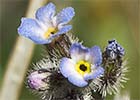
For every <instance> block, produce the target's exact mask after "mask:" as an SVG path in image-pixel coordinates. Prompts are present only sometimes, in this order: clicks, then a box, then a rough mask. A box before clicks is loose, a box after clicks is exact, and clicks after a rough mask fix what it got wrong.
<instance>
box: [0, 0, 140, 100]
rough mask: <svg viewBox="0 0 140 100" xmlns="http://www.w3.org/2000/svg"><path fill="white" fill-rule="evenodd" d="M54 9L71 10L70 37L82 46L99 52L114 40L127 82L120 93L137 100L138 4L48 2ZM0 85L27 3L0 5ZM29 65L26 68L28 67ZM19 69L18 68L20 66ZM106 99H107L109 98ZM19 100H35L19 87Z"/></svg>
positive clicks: (4, 0) (24, 0)
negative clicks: (122, 57)
mask: <svg viewBox="0 0 140 100" xmlns="http://www.w3.org/2000/svg"><path fill="white" fill-rule="evenodd" d="M49 1H52V2H54V3H55V4H56V6H57V8H58V9H62V8H63V7H66V6H72V7H74V8H75V12H76V16H75V17H74V19H73V21H72V22H73V30H72V33H73V34H75V35H76V36H78V37H79V39H80V40H83V41H84V45H86V46H89V47H91V46H93V45H99V46H100V47H101V48H102V50H103V49H104V47H105V46H106V45H107V41H108V40H110V39H114V38H115V39H116V40H117V41H118V42H119V43H120V44H121V45H122V46H123V47H124V48H125V50H126V55H125V58H126V59H128V67H129V70H130V72H129V73H128V75H127V76H128V78H129V79H130V80H129V81H128V82H127V83H126V84H124V86H125V88H124V89H122V92H123V91H128V92H129V93H130V97H131V99H132V100H139V99H140V97H139V94H140V91H139V90H140V85H139V84H140V83H139V79H140V75H139V72H140V70H139V61H140V60H139V57H140V48H139V34H140V30H139V27H140V24H139V23H140V22H139V21H140V20H139V17H140V16H139V15H138V9H139V8H138V6H139V3H138V0H125V1H122V0H99V1H98V0H49ZM0 4H1V6H0V9H1V10H0V36H1V38H0V43H1V44H0V84H1V82H2V78H3V76H4V72H5V71H6V68H5V66H6V63H7V61H8V58H9V57H10V55H11V51H12V49H13V47H14V44H15V42H16V38H17V36H18V34H17V27H18V26H19V24H20V19H21V17H23V16H24V15H25V12H26V9H27V5H28V0H12V1H11V0H1V1H0ZM42 51H43V50H42V46H39V45H37V46H36V48H35V52H34V57H33V59H32V62H34V63H35V62H37V61H39V60H40V59H41V53H42ZM32 62H31V64H30V65H29V67H31V66H32ZM21 66H22V65H21ZM108 99H111V97H110V96H109V97H108ZM20 100H38V97H37V96H35V95H33V93H31V92H29V90H28V89H27V88H26V87H25V85H23V89H22V91H21V97H20Z"/></svg>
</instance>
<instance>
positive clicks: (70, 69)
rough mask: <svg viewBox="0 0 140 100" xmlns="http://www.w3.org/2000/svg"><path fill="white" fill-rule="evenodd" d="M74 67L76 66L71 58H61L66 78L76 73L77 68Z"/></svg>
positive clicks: (63, 73)
mask: <svg viewBox="0 0 140 100" xmlns="http://www.w3.org/2000/svg"><path fill="white" fill-rule="evenodd" d="M74 67H75V66H74V63H73V62H72V60H71V59H69V58H66V57H64V58H62V59H61V62H60V72H61V73H62V75H63V76H65V77H66V78H67V77H69V76H70V75H74V73H75V68H74Z"/></svg>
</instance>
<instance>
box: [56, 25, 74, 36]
mask: <svg viewBox="0 0 140 100" xmlns="http://www.w3.org/2000/svg"><path fill="white" fill-rule="evenodd" d="M71 29H72V25H65V26H63V27H62V28H60V29H59V32H58V33H57V34H64V33H67V32H68V31H69V30H71Z"/></svg>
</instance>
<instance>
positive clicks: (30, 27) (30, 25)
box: [18, 18, 48, 44]
mask: <svg viewBox="0 0 140 100" xmlns="http://www.w3.org/2000/svg"><path fill="white" fill-rule="evenodd" d="M18 33H19V34H20V35H22V36H25V37H27V38H29V39H31V40H32V41H34V42H35V43H37V44H44V43H46V42H47V41H48V40H45V39H43V38H42V34H44V30H43V29H42V27H41V26H40V25H39V23H38V22H37V21H36V20H34V19H31V18H22V19H21V24H20V26H19V27H18Z"/></svg>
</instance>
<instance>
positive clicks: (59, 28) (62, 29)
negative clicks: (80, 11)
mask: <svg viewBox="0 0 140 100" xmlns="http://www.w3.org/2000/svg"><path fill="white" fill-rule="evenodd" d="M74 15H75V12H74V9H73V8H72V7H67V8H65V9H63V10H62V11H60V12H59V13H58V14H57V15H56V16H55V5H54V4H53V3H49V4H47V5H46V6H44V7H41V8H39V9H38V10H37V12H36V14H35V19H31V18H22V19H21V24H20V26H19V28H18V33H19V34H20V35H22V36H25V37H27V38H29V39H31V40H32V41H34V42H35V43H37V44H49V43H50V42H51V41H52V40H53V39H54V38H55V37H56V36H59V35H60V34H64V33H66V32H68V31H69V30H71V28H72V26H71V25H66V24H68V22H69V21H70V20H71V19H72V18H73V16H74Z"/></svg>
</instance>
